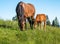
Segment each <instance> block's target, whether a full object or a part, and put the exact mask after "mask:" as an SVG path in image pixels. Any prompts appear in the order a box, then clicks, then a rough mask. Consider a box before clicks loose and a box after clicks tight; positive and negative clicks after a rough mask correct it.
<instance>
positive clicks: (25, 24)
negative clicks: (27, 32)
mask: <svg viewBox="0 0 60 44" xmlns="http://www.w3.org/2000/svg"><path fill="white" fill-rule="evenodd" d="M25 29H27V23H26V19H25Z"/></svg>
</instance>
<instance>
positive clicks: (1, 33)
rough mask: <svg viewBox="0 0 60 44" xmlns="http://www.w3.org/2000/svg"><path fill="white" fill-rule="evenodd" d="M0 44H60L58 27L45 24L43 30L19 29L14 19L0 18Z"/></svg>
mask: <svg viewBox="0 0 60 44" xmlns="http://www.w3.org/2000/svg"><path fill="white" fill-rule="evenodd" d="M2 24H3V25H6V26H5V27H3V26H0V44H60V28H58V27H52V26H47V28H46V32H45V31H44V30H39V29H38V28H37V29H33V30H31V29H28V30H25V31H20V30H19V28H18V25H17V22H16V21H4V20H0V25H2Z"/></svg>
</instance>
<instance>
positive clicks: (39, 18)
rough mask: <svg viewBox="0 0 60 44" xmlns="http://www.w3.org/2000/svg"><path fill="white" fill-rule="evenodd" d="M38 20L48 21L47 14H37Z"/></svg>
mask: <svg viewBox="0 0 60 44" xmlns="http://www.w3.org/2000/svg"><path fill="white" fill-rule="evenodd" d="M36 21H41V22H42V21H46V15H45V14H37V16H36Z"/></svg>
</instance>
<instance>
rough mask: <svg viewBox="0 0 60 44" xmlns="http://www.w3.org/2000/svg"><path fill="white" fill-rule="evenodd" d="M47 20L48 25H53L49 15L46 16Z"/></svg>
mask: <svg viewBox="0 0 60 44" xmlns="http://www.w3.org/2000/svg"><path fill="white" fill-rule="evenodd" d="M46 19H47V20H46V24H47V25H51V23H50V20H49V17H48V15H46Z"/></svg>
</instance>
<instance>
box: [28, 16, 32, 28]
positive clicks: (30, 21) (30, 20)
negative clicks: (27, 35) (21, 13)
mask: <svg viewBox="0 0 60 44" xmlns="http://www.w3.org/2000/svg"><path fill="white" fill-rule="evenodd" d="M28 22H29V24H30V28H31V29H32V19H31V17H30V18H28Z"/></svg>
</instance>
